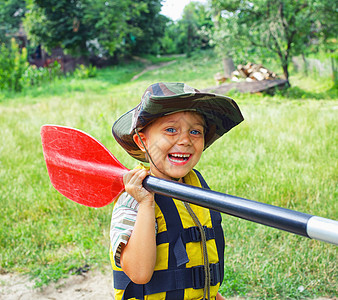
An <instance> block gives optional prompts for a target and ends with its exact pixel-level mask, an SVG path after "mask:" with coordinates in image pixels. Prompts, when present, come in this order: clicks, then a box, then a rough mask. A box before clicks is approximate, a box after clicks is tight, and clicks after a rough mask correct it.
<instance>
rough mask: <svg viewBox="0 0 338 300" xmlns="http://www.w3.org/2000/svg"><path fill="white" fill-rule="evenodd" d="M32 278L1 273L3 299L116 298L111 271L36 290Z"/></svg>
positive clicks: (87, 275) (104, 299)
mask: <svg viewBox="0 0 338 300" xmlns="http://www.w3.org/2000/svg"><path fill="white" fill-rule="evenodd" d="M33 286H34V282H32V281H30V280H29V278H28V277H26V276H21V275H16V274H0V299H1V300H33V299H34V300H47V299H48V300H56V299H57V300H106V299H113V293H112V292H113V289H112V277H111V272H110V271H107V272H105V273H104V274H103V273H101V272H100V271H89V272H87V273H83V274H81V275H73V276H70V277H69V278H66V279H61V280H59V281H58V282H57V283H53V284H51V285H49V286H48V287H45V288H44V289H34V288H33Z"/></svg>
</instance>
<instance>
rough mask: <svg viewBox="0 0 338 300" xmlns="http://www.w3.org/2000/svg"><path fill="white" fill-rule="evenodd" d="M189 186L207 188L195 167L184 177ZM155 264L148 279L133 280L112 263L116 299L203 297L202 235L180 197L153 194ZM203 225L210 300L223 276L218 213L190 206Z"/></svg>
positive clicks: (174, 299)
mask: <svg viewBox="0 0 338 300" xmlns="http://www.w3.org/2000/svg"><path fill="white" fill-rule="evenodd" d="M184 180H185V182H186V183H187V184H190V185H194V186H199V187H203V188H207V189H209V187H208V185H207V183H206V182H205V181H204V179H203V177H202V175H201V174H200V173H199V172H198V171H196V170H194V171H191V172H190V173H189V174H188V175H187V176H185V178H184ZM155 202H156V206H155V217H156V221H157V225H158V232H157V235H156V245H157V246H156V255H157V258H156V265H155V270H154V273H153V276H152V278H151V280H150V281H149V282H148V283H147V284H144V285H140V284H135V283H133V282H132V281H131V280H130V279H129V277H128V276H127V275H126V274H125V273H124V272H123V271H122V269H121V268H119V267H117V266H116V265H115V262H114V259H113V258H112V265H113V280H114V290H115V299H116V300H119V299H145V300H153V299H154V300H155V299H156V300H160V299H166V300H169V299H172V300H181V299H182V300H183V299H202V298H203V288H204V264H203V253H202V244H201V234H200V232H199V229H198V227H197V226H196V225H195V224H194V221H193V220H192V218H191V216H190V215H189V213H188V211H187V210H186V208H185V206H184V203H183V202H182V201H180V200H176V199H171V198H169V197H165V196H162V195H157V194H155ZM191 208H192V209H193V211H194V213H195V214H196V215H197V217H198V219H199V221H200V222H201V224H202V225H203V228H204V231H205V234H206V239H207V249H208V255H209V263H210V273H211V287H210V294H211V299H215V297H216V294H217V292H218V289H219V285H220V284H221V283H222V281H223V276H224V235H223V229H222V225H221V222H222V217H221V214H220V213H219V212H215V211H213V210H209V209H206V208H203V207H201V206H197V205H192V204H191Z"/></svg>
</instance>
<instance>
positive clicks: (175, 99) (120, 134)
mask: <svg viewBox="0 0 338 300" xmlns="http://www.w3.org/2000/svg"><path fill="white" fill-rule="evenodd" d="M181 111H193V112H197V113H200V114H201V115H203V117H204V120H205V122H206V134H205V138H204V139H205V144H204V150H205V149H206V148H208V147H209V146H210V145H211V144H212V143H213V142H214V141H216V140H217V139H218V138H220V137H221V136H222V135H223V134H225V133H226V132H228V131H229V130H230V129H231V128H233V127H235V126H236V125H238V124H239V123H240V122H242V121H243V120H244V118H243V116H242V114H241V111H240V110H239V107H238V106H237V104H236V102H235V101H234V100H232V99H231V98H228V97H226V96H222V95H217V94H210V93H202V92H200V91H199V90H197V89H195V88H192V87H190V86H188V85H186V84H184V83H176V82H175V83H155V84H153V85H151V86H150V87H148V88H147V89H146V91H145V93H144V94H143V96H142V98H141V102H140V103H139V104H138V105H137V106H136V107H135V108H133V109H132V110H130V111H128V112H127V113H125V114H123V115H122V116H121V117H120V118H119V119H118V120H117V121H116V122H115V123H114V125H113V127H112V132H113V136H114V138H115V139H116V141H117V142H118V143H119V144H120V145H121V146H122V147H123V149H125V150H126V151H127V152H128V154H130V155H131V156H132V157H134V158H136V159H138V160H140V161H143V162H147V159H146V157H145V154H144V153H143V152H142V151H141V150H140V149H139V147H138V146H137V145H136V143H135V142H134V140H133V135H134V134H135V129H137V130H139V131H140V130H142V129H143V128H145V127H146V126H147V125H149V124H150V123H151V122H153V121H154V120H155V119H158V118H160V117H162V116H165V115H168V114H172V113H175V112H181Z"/></svg>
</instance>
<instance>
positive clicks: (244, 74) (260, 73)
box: [231, 63, 278, 82]
mask: <svg viewBox="0 0 338 300" xmlns="http://www.w3.org/2000/svg"><path fill="white" fill-rule="evenodd" d="M243 78H244V79H245V80H246V81H249V82H250V81H262V80H274V79H278V76H277V74H276V73H274V72H272V71H269V70H268V69H267V68H265V67H263V66H262V65H258V64H253V63H247V64H246V65H238V66H237V70H235V71H233V72H232V78H231V80H232V81H239V80H240V79H243Z"/></svg>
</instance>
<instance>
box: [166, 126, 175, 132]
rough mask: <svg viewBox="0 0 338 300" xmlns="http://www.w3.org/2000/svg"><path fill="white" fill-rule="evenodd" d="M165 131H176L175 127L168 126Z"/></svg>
mask: <svg viewBox="0 0 338 300" xmlns="http://www.w3.org/2000/svg"><path fill="white" fill-rule="evenodd" d="M166 131H167V132H170V133H174V132H176V129H175V128H172V127H170V128H167V129H166Z"/></svg>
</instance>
